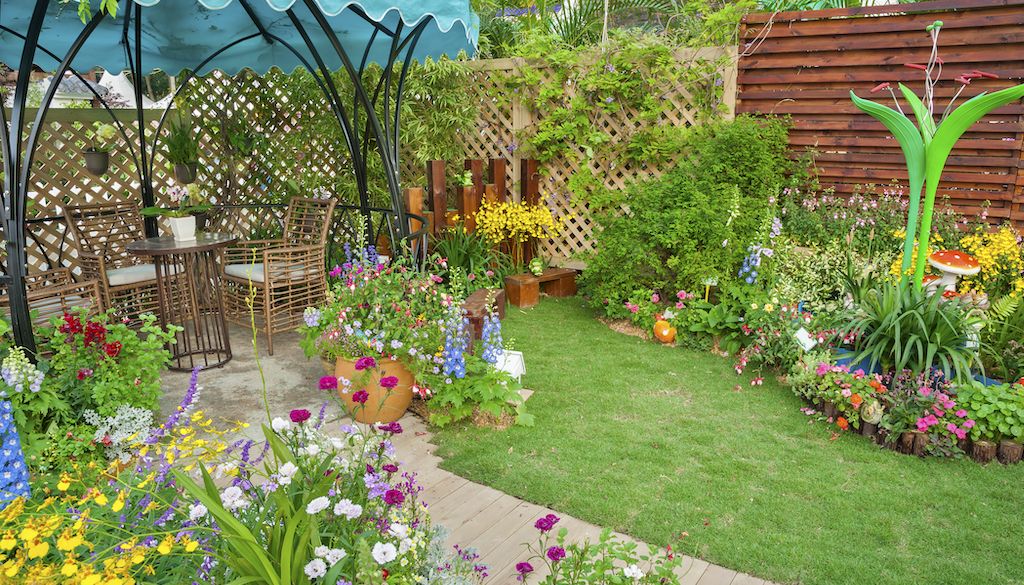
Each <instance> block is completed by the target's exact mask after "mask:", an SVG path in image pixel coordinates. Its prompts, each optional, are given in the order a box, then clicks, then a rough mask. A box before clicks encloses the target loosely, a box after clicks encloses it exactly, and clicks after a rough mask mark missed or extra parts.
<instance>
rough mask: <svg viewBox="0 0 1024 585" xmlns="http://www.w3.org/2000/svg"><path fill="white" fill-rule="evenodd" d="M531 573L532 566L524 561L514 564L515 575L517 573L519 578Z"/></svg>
mask: <svg viewBox="0 0 1024 585" xmlns="http://www.w3.org/2000/svg"><path fill="white" fill-rule="evenodd" d="M532 572H533V565H531V564H530V563H527V562H526V561H523V562H521V563H516V573H519V575H520V576H524V575H527V574H529V573H532Z"/></svg>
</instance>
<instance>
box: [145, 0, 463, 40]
mask: <svg viewBox="0 0 1024 585" xmlns="http://www.w3.org/2000/svg"><path fill="white" fill-rule="evenodd" d="M133 1H134V2H135V3H136V4H138V5H139V6H156V5H157V4H159V3H160V1H161V0H133ZM167 1H168V2H181V1H183V0H167ZM185 1H187V0H185ZM265 1H266V3H267V6H269V7H271V8H272V9H274V10H276V11H278V12H285V11H286V10H288V9H290V8H291V7H292V6H294V5H295V3H296V2H298V1H299V0H265ZM313 1H314V2H315V3H316V5H317V6H318V7H319V8H320V11H321V12H323V13H324V14H326V15H327V16H337V15H339V14H341V13H342V12H343V11H344V10H345V9H346V8H348V7H349V6H352V5H355V6H358V7H359V8H360V9H361V10H362V11H363V12H365V13H366V15H367V16H369V17H370V18H372V19H373V20H376V21H378V22H380V21H382V20H384V17H385V16H387V14H388V13H389V12H392V11H397V12H398V14H399V16H400V17H401V19H402V21H403V22H405V24H407V25H414V24H416V23H418V22H419V21H421V20H423V19H424V18H426V17H431V18H433V19H434V22H435V23H437V28H438V30H440V31H441V32H442V33H447V32H448V31H450V30H451V29H452V27H454V26H455V25H456V24H461V25H462V27H463V29H465V31H466V39H467V40H468V41H469V42H470V44H472V45H474V46H475V45H476V35H474V34H473V31H474V30H476V29H477V28H479V26H480V17H478V16H477V15H476V14H475V13H474V12H473V11H472V9H471V8H470V6H469V1H468V0H466V11H465V15H462V16H444V17H443V18H442V16H441V15H439V14H438V13H436V12H431V11H429V10H425V11H423V12H420V13H418V14H415V15H413V14H407V12H408V10H403V9H402V8H401V7H399V6H395V5H394V4H392V3H390V2H379V1H376V0H313ZM196 2H197V3H198V4H200V5H202V6H203V7H204V8H208V9H210V10H221V9H223V8H227V7H228V6H230V5H231V3H232V2H234V0H196ZM420 3H422V4H427V3H428V2H425V1H423V2H420Z"/></svg>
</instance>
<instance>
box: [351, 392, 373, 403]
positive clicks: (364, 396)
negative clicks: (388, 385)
mask: <svg viewBox="0 0 1024 585" xmlns="http://www.w3.org/2000/svg"><path fill="white" fill-rule="evenodd" d="M369 399H370V394H369V392H367V391H366V390H358V391H356V393H355V394H353V395H352V402H358V403H359V404H366V401H367V400H369Z"/></svg>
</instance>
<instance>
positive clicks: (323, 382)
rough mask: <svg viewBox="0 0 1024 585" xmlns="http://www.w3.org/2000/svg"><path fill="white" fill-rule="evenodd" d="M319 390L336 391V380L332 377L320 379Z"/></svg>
mask: <svg viewBox="0 0 1024 585" xmlns="http://www.w3.org/2000/svg"><path fill="white" fill-rule="evenodd" d="M320 389H321V390H337V389H338V379H337V378H335V377H334V376H324V377H322V378H320Z"/></svg>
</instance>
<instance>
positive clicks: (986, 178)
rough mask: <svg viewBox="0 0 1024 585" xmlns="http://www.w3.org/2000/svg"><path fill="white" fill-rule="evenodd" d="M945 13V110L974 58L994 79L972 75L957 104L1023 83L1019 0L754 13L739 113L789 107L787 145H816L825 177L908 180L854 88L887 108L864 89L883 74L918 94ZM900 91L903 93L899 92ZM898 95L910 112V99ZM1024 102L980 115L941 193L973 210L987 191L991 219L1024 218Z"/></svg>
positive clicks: (845, 182)
mask: <svg viewBox="0 0 1024 585" xmlns="http://www.w3.org/2000/svg"><path fill="white" fill-rule="evenodd" d="M936 20H941V21H942V22H943V27H942V31H941V33H940V35H939V56H940V57H941V58H942V59H943V60H944V62H945V63H944V65H943V76H942V77H943V82H940V84H939V87H937V88H936V92H935V96H936V97H935V101H936V109H937V110H940V111H941V110H942V109H943V108H945V106H946V104H947V103H948V102H949V98H950V97H951V96H952V95H953V93H954V92H955V91H956V89H957V88H958V87H959V84H958V83H956V82H954V81H953V78H954V77H957V76H958V75H959V74H960V73H961V72H963V71H972V70H974V69H980V70H983V71H989V72H992V73H996V74H998V75H999V76H1000V77H1001V78H1000V79H975V80H974V81H973V82H972V83H971V85H970V87H968V88H967V90H966V91H965V92H964V94H963V95H961V97H960V99H959V100H958V102H957V103H963V101H965V99H967V98H970V97H973V96H975V95H978V94H979V93H980V92H982V91H993V90H997V89H1002V88H1004V87H1008V86H1012V85H1015V84H1017V83H1021V82H1022V80H1024V79H1022V78H1024V0H995V1H992V0H985V1H981V0H941V1H936V2H924V3H920V4H907V5H899V6H875V7H864V8H850V9H835V10H818V11H813V12H782V13H777V14H774V15H772V14H752V15H749V16H748V17H747V18H746V19H745V21H744V24H743V28H742V30H741V42H742V43H744V44H743V45H741V47H740V50H741V53H742V55H743V56H741V58H740V59H739V65H738V67H739V80H738V96H737V106H736V111H737V113H761V114H778V115H790V116H792V119H793V130H792V131H791V133H790V145H791V146H792V150H793V152H794V153H799V152H802V151H804V150H805V149H808V148H811V149H813V150H815V151H816V152H817V153H818V155H817V158H816V160H817V167H818V173H819V177H820V180H821V183H822V185H823V186H835V189H836V192H837V193H840V194H848V193H850V192H852V190H853V188H854V186H855V185H862V184H869V183H874V184H877V185H882V184H887V183H889V182H891V181H893V180H894V179H895V180H898V181H900V182H901V183H902V184H904V185H905V184H906V179H907V172H906V168H905V166H904V163H903V156H902V154H901V152H900V148H899V145H898V144H897V142H896V140H895V139H894V138H892V136H891V135H890V134H889V132H888V131H887V130H886V129H885V128H884V127H883V126H882V125H881V124H880V123H878V122H876V121H875V120H874V119H873V118H871V117H870V116H868V115H867V114H864V113H862V112H860V110H858V109H857V108H856V107H854V105H853V103H852V102H851V101H850V97H849V92H850V90H851V89H852V90H854V91H856V92H857V95H859V96H861V97H867V98H870V99H873V100H875V101H878V102H883V103H885V105H888V106H890V107H892V105H893V104H892V99H891V97H890V96H889V94H888V92H879V93H877V94H873V95H872V94H869V92H870V90H871V88H873V87H874V86H876V85H878V84H879V83H882V82H884V81H890V82H893V85H894V86H895V82H897V81H899V82H902V83H903V84H905V85H908V87H910V88H911V89H912V90H914V91H915V92H917V93H918V94H920V92H921V91H922V87H923V79H924V75H923V72H922V71H919V70H916V69H911V68H908V67H905V66H904V63H921V64H923V63H925V62H927V60H928V55H929V53H930V52H931V39H930V37H929V35H928V34H927V33H926V32H925V30H924V29H925V27H926V26H928V25H929V24H931V23H932V22H934V21H936ZM897 93H898V92H897ZM900 99H901V106H902V108H903V110H904V111H905V112H908V113H909V112H910V110H909V108H908V105H907V103H906V102H905V101H903V99H902V97H901V98H900ZM1022 140H1024V105H1022V104H1020V103H1015V104H1011V105H1009V106H1007V107H1004V108H1000V109H998V110H996V111H995V112H993V113H992V114H990V115H989V116H987V117H986V118H985V119H984V120H983V121H981V122H979V123H977V124H975V125H974V126H973V127H972V128H971V129H970V130H969V131H968V132H967V133H966V134H965V135H964V137H963V139H961V141H960V142H959V143H958V145H957V148H956V149H954V150H953V154H952V156H951V157H950V159H949V162H948V163H947V165H946V170H945V172H944V173H943V177H942V184H941V186H940V189H939V197H944V196H946V197H948V198H949V200H950V202H951V203H952V204H953V205H954V207H956V208H957V209H958V210H959V211H961V212H963V213H965V214H968V215H977V214H978V213H979V212H980V210H981V208H982V205H983V203H984V202H985V201H989V202H991V208H990V210H989V219H990V221H994V222H1001V221H1005V220H1012V221H1013V222H1014V223H1016V224H1017V225H1024V168H1022V167H1024V164H1022V153H1024V150H1022Z"/></svg>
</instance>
